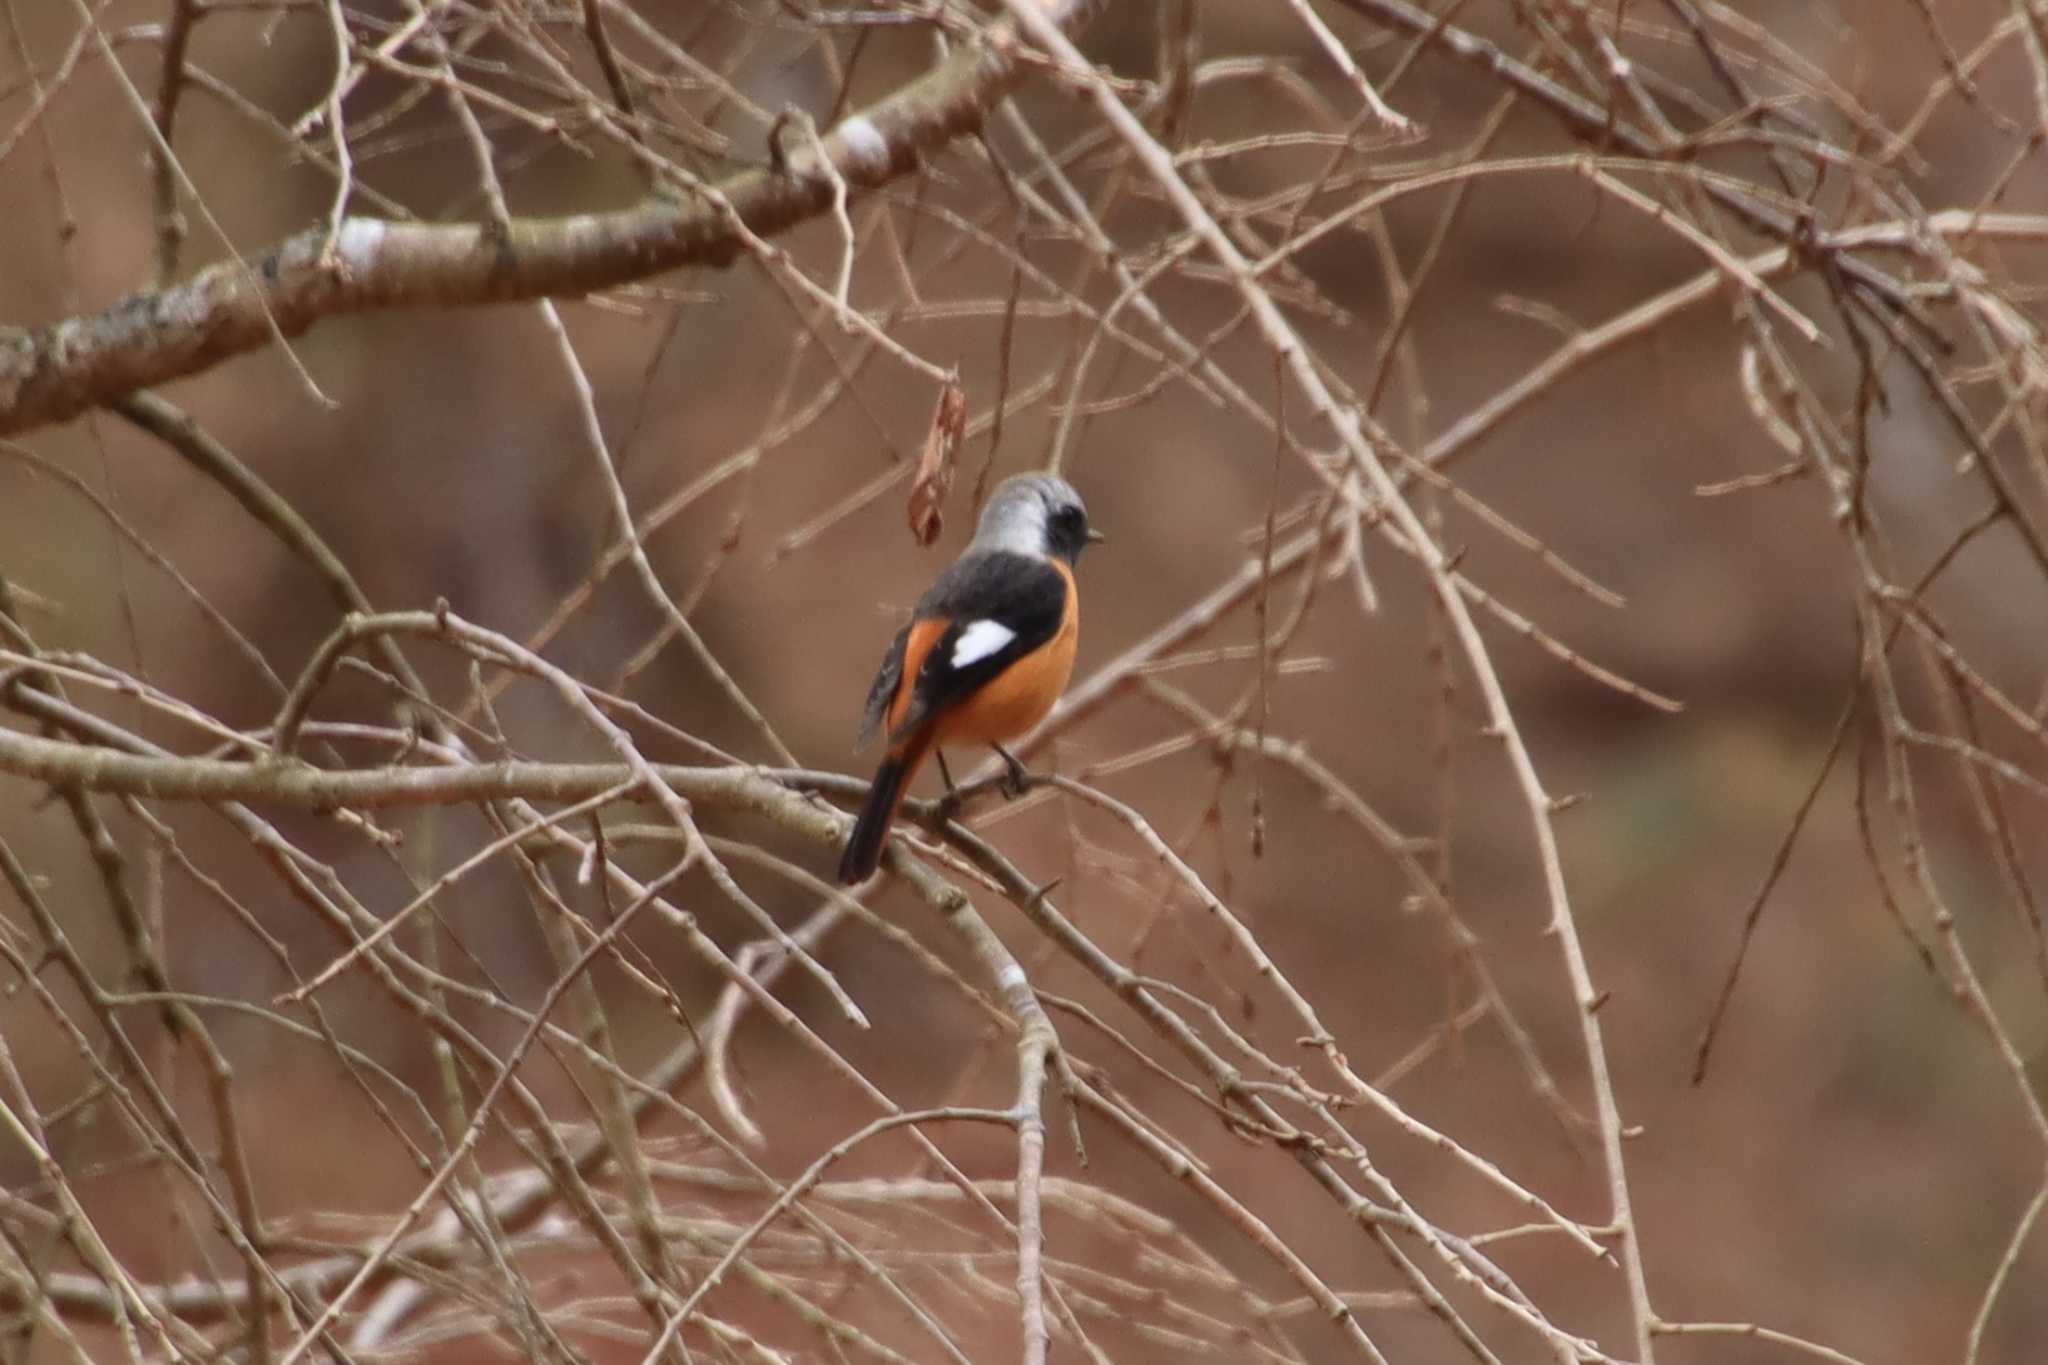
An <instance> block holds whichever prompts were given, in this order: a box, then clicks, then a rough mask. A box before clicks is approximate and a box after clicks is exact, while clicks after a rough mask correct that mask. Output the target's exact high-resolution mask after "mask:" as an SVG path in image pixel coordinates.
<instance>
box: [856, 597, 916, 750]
mask: <svg viewBox="0 0 2048 1365" xmlns="http://www.w3.org/2000/svg"><path fill="white" fill-rule="evenodd" d="M909 640H910V627H909V626H905V627H904V628H903V629H901V630H899V631H897V632H896V638H895V639H894V640H891V641H890V642H889V652H888V653H887V654H884V655H883V656H882V667H881V671H880V672H878V673H876V674H875V681H874V683H873V685H872V686H870V687H869V688H868V704H867V707H866V708H865V709H864V710H863V711H862V712H861V713H860V733H859V734H858V735H857V736H855V737H854V741H853V747H854V750H855V752H858V751H860V750H862V749H865V748H867V747H868V745H870V744H872V743H874V742H875V736H876V735H878V734H880V733H881V732H882V717H883V716H884V715H886V714H887V713H888V710H889V703H890V701H891V700H893V699H894V698H895V696H896V685H897V684H898V683H900V682H901V681H903V646H904V645H905V644H907V643H908V642H909Z"/></svg>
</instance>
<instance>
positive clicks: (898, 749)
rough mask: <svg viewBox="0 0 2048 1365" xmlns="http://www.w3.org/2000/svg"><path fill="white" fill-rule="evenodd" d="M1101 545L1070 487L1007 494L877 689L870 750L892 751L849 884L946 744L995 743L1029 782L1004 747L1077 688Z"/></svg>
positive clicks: (871, 864)
mask: <svg viewBox="0 0 2048 1365" xmlns="http://www.w3.org/2000/svg"><path fill="white" fill-rule="evenodd" d="M1101 539H1102V535H1101V533H1100V532H1098V531H1094V530H1091V529H1090V528H1089V525H1088V511H1087V509H1086V508H1084V507H1083V506H1082V505H1081V495H1080V494H1079V493H1076V492H1075V491H1074V489H1073V485H1071V484H1069V483H1068V482H1067V481H1066V480H1065V479H1059V478H1055V477H1053V476H1052V475H1050V474H1019V475H1017V476H1016V477H1014V478H1009V479H1005V480H1004V481H1003V482H1002V483H1001V484H999V485H997V487H996V491H995V492H994V493H993V494H991V495H990V496H989V500H988V505H987V506H986V507H984V508H983V509H982V512H981V524H980V525H978V526H977V527H975V528H974V539H973V540H972V541H970V542H969V543H968V546H967V548H966V549H965V550H963V551H961V553H960V558H958V559H956V560H954V561H953V563H952V564H951V565H950V566H948V567H947V569H946V571H945V572H944V573H942V574H940V575H939V577H938V581H937V582H935V583H933V584H932V586H931V588H930V590H929V591H927V592H926V593H925V595H924V596H923V597H921V598H919V599H918V603H917V606H916V608H915V609H914V610H913V611H912V612H911V617H910V624H909V625H907V626H905V627H904V628H903V629H902V630H900V631H898V632H897V634H896V639H895V640H894V641H893V642H892V643H891V644H890V646H889V652H888V654H887V655H886V656H885V657H884V658H883V659H882V668H881V671H880V672H879V673H877V674H875V683H874V686H873V687H871V688H870V689H868V704H867V712H866V714H865V715H863V716H862V718H861V726H860V740H859V744H860V745H865V744H867V743H868V742H869V741H870V740H871V739H873V738H874V736H875V734H876V732H877V731H880V732H882V733H884V734H885V735H886V736H887V739H888V746H889V747H888V752H887V753H886V754H885V755H884V757H883V759H882V766H881V767H880V769H879V770H877V771H876V773H875V780H874V784H873V785H872V786H870V787H869V788H868V798H867V802H866V804H865V805H863V806H862V807H861V812H860V818H859V819H858V820H857V821H855V822H854V826H853V834H852V835H851V836H850V837H849V838H848V839H847V841H846V853H845V855H844V856H843V857H842V858H841V859H840V860H839V880H840V881H841V882H844V883H845V884H846V885H848V886H852V885H854V884H855V883H856V882H863V881H866V880H867V879H868V878H869V877H870V876H871V875H873V873H874V870H875V868H876V866H877V865H878V864H879V863H880V862H881V859H882V842H883V840H885V839H886V838H887V837H888V835H889V824H890V822H891V821H892V820H893V819H894V818H895V815H896V807H897V805H898V803H899V802H901V801H902V799H903V789H904V788H905V787H906V786H908V785H909V783H910V779H911V778H912V777H914V776H915V775H916V773H917V770H918V768H919V766H920V765H922V764H923V762H924V760H925V755H927V754H930V753H934V752H936V751H937V749H938V747H939V746H940V745H942V744H953V743H983V744H987V745H989V746H990V747H991V748H993V749H994V750H995V751H996V753H997V754H999V755H1001V757H1002V759H1003V761H1004V763H1006V764H1007V765H1008V766H1009V770H1010V777H1011V780H1012V782H1013V783H1014V784H1017V785H1021V783H1022V779H1023V774H1024V769H1023V765H1022V764H1020V763H1018V762H1017V760H1016V758H1015V757H1013V756H1012V755H1011V754H1010V752H1009V751H1008V750H1007V749H1005V748H1003V741H1004V740H1007V739H1015V738H1016V737H1017V736H1019V735H1021V734H1023V733H1025V732H1026V731H1027V730H1029V729H1031V727H1032V726H1034V725H1036V724H1038V722H1039V721H1041V720H1043V719H1045V715H1046V712H1048V711H1050V710H1052V705H1053V703H1054V702H1056V701H1058V700H1059V696H1060V693H1061V692H1062V691H1064V690H1065V689H1066V686H1067V677H1068V675H1069V674H1071V673H1072V672H1073V670H1074V641H1075V640H1076V639H1077V638H1078V636H1079V634H1080V627H1081V608H1080V599H1079V594H1078V590H1077V589H1076V588H1075V586H1074V564H1075V562H1076V561H1077V560H1079V559H1080V557H1081V551H1082V549H1083V548H1084V547H1086V546H1087V545H1089V544H1090V543H1091V542H1094V541H1098V540H1101ZM945 766H946V761H945V759H944V758H943V757H941V758H940V759H939V768H940V770H941V771H942V772H944V770H945ZM952 785H953V781H952V775H951V774H950V773H947V774H946V786H947V787H948V789H950V788H951V787H952Z"/></svg>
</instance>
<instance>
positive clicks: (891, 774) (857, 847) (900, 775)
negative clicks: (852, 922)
mask: <svg viewBox="0 0 2048 1365" xmlns="http://www.w3.org/2000/svg"><path fill="white" fill-rule="evenodd" d="M921 757H923V755H922V754H919V753H916V752H914V751H913V752H909V753H904V754H892V755H890V756H889V757H888V758H886V759H883V760H882V766H881V767H880V768H879V769H877V770H876V772H875V781H874V784H873V785H872V786H870V787H869V788H868V799H867V804H866V805H864V806H862V807H861V808H860V818H859V819H858V820H856V821H854V822H853V833H852V834H851V835H849V836H848V837H847V840H846V852H845V854H843V855H842V856H841V857H840V859H839V880H840V883H841V884H842V885H845V886H854V885H857V884H858V883H861V882H864V881H866V880H867V879H868V878H869V877H872V876H873V875H874V874H875V869H876V868H877V867H879V866H880V865H881V862H882V841H883V840H885V839H887V838H888V837H889V824H890V822H891V821H893V820H894V819H895V818H896V806H897V803H898V802H900V801H902V800H903V789H904V787H906V786H907V785H909V783H910V774H911V772H912V770H913V769H915V768H916V766H917V760H918V759H919V758H921Z"/></svg>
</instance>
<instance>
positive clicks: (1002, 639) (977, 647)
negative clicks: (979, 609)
mask: <svg viewBox="0 0 2048 1365" xmlns="http://www.w3.org/2000/svg"><path fill="white" fill-rule="evenodd" d="M1016 638H1017V632H1016V631H1014V630H1011V629H1010V628H1009V627H1008V626H1006V625H1004V624H1003V623H1002V622H1001V621H990V620H986V619H983V620H980V621H971V622H969V623H968V626H967V629H965V630H963V631H961V632H960V638H959V639H957V640H955V641H954V642H953V667H955V668H965V667H967V665H969V664H971V663H977V662H979V661H980V660H982V659H986V658H987V657H988V656H989V655H991V654H994V653H995V652H996V651H997V650H1000V649H1001V648H1002V647H1003V646H1005V645H1007V644H1009V643H1010V641H1012V640H1014V639H1016Z"/></svg>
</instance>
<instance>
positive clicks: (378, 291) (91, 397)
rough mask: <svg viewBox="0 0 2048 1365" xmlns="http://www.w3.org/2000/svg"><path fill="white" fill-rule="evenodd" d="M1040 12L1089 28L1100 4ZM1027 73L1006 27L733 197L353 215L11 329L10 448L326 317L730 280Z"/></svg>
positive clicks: (746, 179) (661, 195) (692, 193)
mask: <svg viewBox="0 0 2048 1365" xmlns="http://www.w3.org/2000/svg"><path fill="white" fill-rule="evenodd" d="M1033 3H1034V5H1035V6H1036V8H1037V11H1038V12H1039V13H1040V14H1042V15H1043V16H1044V17H1045V18H1046V19H1047V20H1049V21H1050V22H1052V23H1055V24H1057V25H1059V26H1060V27H1061V28H1063V29H1068V30H1072V29H1076V28H1079V27H1081V26H1082V25H1083V24H1084V23H1085V21H1086V19H1087V18H1088V17H1089V16H1090V15H1091V14H1092V13H1093V12H1094V10H1095V9H1096V8H1097V6H1098V4H1099V0H1033ZM1025 69H1026V63H1025V62H1024V60H1022V59H1021V58H1020V55H1019V48H1018V44H1017V42H1016V32H1015V28H1014V26H1013V25H1011V24H1007V23H1004V24H996V25H992V26H991V27H990V28H988V29H987V30H986V31H984V32H982V33H980V34H977V35H975V36H974V38H973V39H972V40H970V41H967V42H964V43H962V44H961V45H960V46H959V48H958V49H957V50H956V51H955V52H954V54H953V55H952V56H951V57H950V58H948V59H947V60H946V61H944V62H942V63H940V64H939V65H938V66H937V67H934V68H933V69H932V70H931V71H930V72H928V73H926V74H925V75H924V76H922V77H920V78H919V79H917V80H915V81H913V82H911V83H910V84H908V85H906V86H904V87H902V88H901V89H899V90H896V91H894V92H893V93H891V94H889V95H887V96H885V97H884V98H882V99H880V100H877V101H876V102H875V103H873V104H871V105H869V106H867V107H866V108H864V109H861V110H859V111H857V112H855V113H853V114H850V115H848V116H847V117H846V118H844V119H842V120H840V121H839V123H838V124H837V125H836V126H834V127H833V128H832V129H831V130H830V131H829V132H826V133H824V134H822V135H820V136H818V137H815V138H808V139H802V140H801V141H798V140H794V139H793V140H792V145H791V147H790V148H789V151H788V154H787V155H786V156H780V155H778V156H776V157H775V158H773V163H774V164H771V165H769V166H766V167H756V168H753V169H750V170H745V171H741V172H739V173H737V174H735V175H732V176H729V177H727V178H726V179H724V180H721V181H718V182H716V183H712V184H705V183H689V184H682V183H678V184H674V185H673V186H672V187H670V188H666V189H663V190H660V191H657V192H656V193H654V194H652V195H650V196H649V197H648V198H646V199H643V200H642V201H641V202H639V203H637V204H635V205H633V206H632V207H630V208H624V209H618V210H615V211H612V212H608V213H580V214H571V215H569V216H567V217H561V218H514V219H511V220H510V221H509V223H507V224H505V225H504V226H503V227H502V228H501V227H500V226H499V225H496V224H492V223H488V222H479V223H409V222H398V221H393V220H390V219H382V218H365V217H350V218H344V219H342V220H341V222H340V223H339V225H338V226H336V227H335V228H334V229H333V230H332V231H330V230H329V227H328V226H327V225H326V224H322V225H319V226H316V227H312V228H308V229H306V230H305V231H303V232H300V233H298V234H297V235H295V236H292V237H288V238H286V239H285V240H284V241H282V242H280V243H278V244H276V245H275V246H272V247H270V248H269V249H268V250H264V251H260V252H256V253H252V254H251V255H249V256H248V257H247V259H246V260H237V259H230V260H225V261H220V262H217V263H215V264H214V265H211V266H208V267H207V268H206V269H204V270H202V271H200V272H199V273H198V274H196V275H194V276H193V277H192V278H191V279H189V280H186V281H184V282H183V283H181V284H177V285H172V286H169V287H167V288H163V289H158V290H152V291H148V292H144V293H138V294H130V295H129V296H127V297H126V298H123V299H121V300H119V301H118V302H116V303H114V304H112V305H111V306H109V307H107V308H105V309H103V310H101V311H100V312H97V313H92V314H84V315H80V316H76V317H69V318H63V319H60V320H59V321H57V322H53V323H50V324H48V325H46V326H43V327H38V328H34V329H19V328H6V329H0V435H10V434H14V433H17V432H22V431H28V430H31V429H33V428H36V427H41V426H47V425H49V424H51V423H55V422H64V421H68V420H70V419H71V418H74V417H76V416H78V415H79V414H81V413H83V412H85V411H86V410H88V409H90V408H94V407H98V406H101V405H103V404H106V403H110V402H112V401H114V400H116V399H118V398H121V397H123V396H124V395H126V394H129V393H132V392H134V391H135V390H137V389H141V388H147V387H149V386H151V385H155V384H161V383H164V382H166V381H168V380H173V379H180V378H183V377H185V376H187V375H192V374H198V373H200V372H201V371H203V370H206V369H208V368H210V367H211V366H213V365H215V364H218V363H219V362H221V361H223V360H227V359H230V358H232V357H234V356H238V355H241V354H244V353H245V352H248V351H253V350H256V349H258V348H259V347H262V346H264V345H266V344H268V343H269V342H270V340H271V339H272V337H273V335H282V336H285V337H293V336H298V335H300V334H302V333H304V332H305V331H306V330H307V329H308V328H310V327H312V326H313V325H314V324H315V323H318V322H320V321H322V320H324V319H327V318H332V317H342V316H345V315H347V314H350V313H367V312H375V311H379V310H383V309H391V308H417V307H421V306H425V305H433V306H436V307H442V308H450V307H476V306H479V305H484V304H494V303H512V302H517V301H521V300H531V299H539V298H550V297H557V296H562V295H572V296H573V295H578V294H585V293H589V292H590V291H592V290H598V289H609V288H613V287H616V286H618V285H622V284H629V283H632V282H633V281H635V280H641V279H645V278H647V277H648V276H650V275H656V274H660V273H661V272H663V271H666V270H674V269H678V268H680V267H683V266H692V265H705V266H725V265H729V264H731V262H732V261H733V260H734V258H735V257H737V256H738V255H739V254H740V252H741V251H742V250H744V249H745V246H746V243H747V242H748V241H749V240H750V239H753V238H758V237H761V236H766V235H772V234H775V233H779V232H782V231H785V230H787V229H789V228H791V227H794V226H796V225H797V224H799V223H802V222H804V221H806V220H808V219H810V218H814V217H816V216H818V215H819V214H822V213H825V212H828V211H830V210H831V208H832V205H833V202H834V197H835V195H836V194H838V193H841V192H844V191H861V190H873V189H876V188H879V187H880V186H882V185H886V184H888V183H889V182H890V181H892V180H895V179H897V178H898V177H900V176H903V175H906V174H909V173H910V172H911V171H913V170H915V169H916V168H917V167H918V165H919V164H920V162H921V160H922V159H923V157H924V156H926V155H927V154H929V153H932V152H936V151H938V150H939V149H941V148H943V147H944V146H946V145H947V144H948V143H950V142H952V141H954V140H955V139H956V138H960V137H964V136H967V135H970V134H972V133H974V132H976V131H978V130H979V129H980V127H981V125H982V121H983V120H984V119H985V118H986V117H987V116H988V114H989V112H990V111H991V110H993V109H994V108H995V107H996V106H997V105H998V104H999V103H1000V102H1001V101H1002V99H1003V97H1004V96H1005V95H1007V94H1008V93H1009V92H1010V90H1011V89H1012V88H1014V87H1015V86H1016V84H1017V83H1018V82H1019V81H1020V80H1021V79H1022V78H1023V75H1024V72H1025ZM821 150H822V153H823V159H822V160H821V159H820V152H821ZM842 187H843V188H842Z"/></svg>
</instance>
